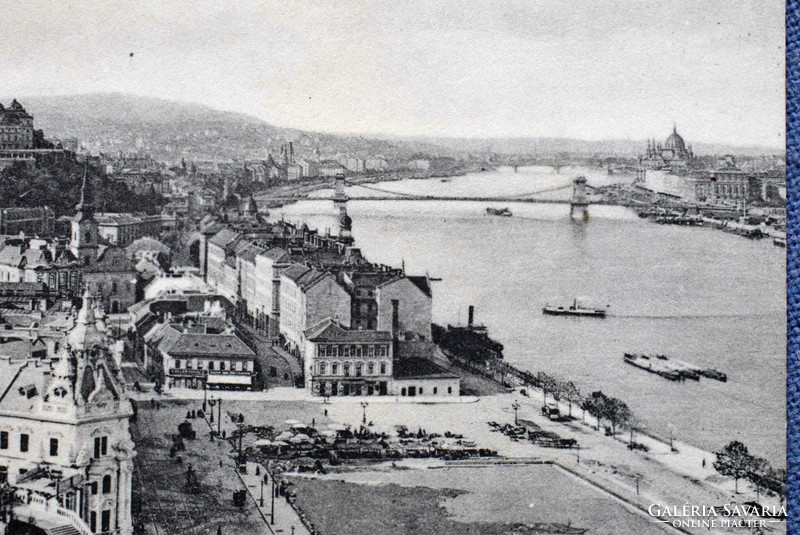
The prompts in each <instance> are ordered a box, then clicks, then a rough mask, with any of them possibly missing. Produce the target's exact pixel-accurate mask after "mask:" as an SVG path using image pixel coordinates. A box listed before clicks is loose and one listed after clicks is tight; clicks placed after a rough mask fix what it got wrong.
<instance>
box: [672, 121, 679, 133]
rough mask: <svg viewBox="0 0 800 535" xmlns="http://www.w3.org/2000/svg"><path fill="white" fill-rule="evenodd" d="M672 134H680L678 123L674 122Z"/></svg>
mask: <svg viewBox="0 0 800 535" xmlns="http://www.w3.org/2000/svg"><path fill="white" fill-rule="evenodd" d="M672 133H673V134H677V133H678V123H676V122H675V121H672Z"/></svg>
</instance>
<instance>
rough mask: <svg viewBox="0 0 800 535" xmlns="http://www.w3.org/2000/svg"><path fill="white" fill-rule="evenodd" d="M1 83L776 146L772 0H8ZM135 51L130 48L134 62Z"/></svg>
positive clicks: (780, 78)
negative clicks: (675, 133)
mask: <svg viewBox="0 0 800 535" xmlns="http://www.w3.org/2000/svg"><path fill="white" fill-rule="evenodd" d="M4 4H5V5H4V6H3V17H2V19H0V35H3V46H2V48H0V73H2V76H0V93H2V94H4V95H13V96H18V97H20V98H23V97H24V96H25V95H48V94H53V95H63V94H76V93H91V92H108V91H122V92H130V93H134V94H138V95H143V96H151V97H158V98H164V99H170V100H179V101H185V102H195V103H199V104H204V105H208V106H212V107H214V108H218V109H224V110H230V111H239V112H244V113H248V114H250V115H254V116H256V117H259V118H261V119H264V120H267V121H269V122H271V123H273V124H275V125H278V126H287V127H294V128H300V129H304V130H312V131H321V132H342V133H344V132H347V133H363V134H378V133H380V134H394V135H403V136H416V135H424V136H454V137H571V138H578V139H591V140H598V139H644V138H649V137H656V138H659V139H662V138H664V137H666V135H667V134H669V132H670V131H671V129H672V126H673V123H677V125H678V130H679V131H680V132H681V133H682V134H683V135H684V137H685V138H686V139H687V140H691V141H704V142H718V143H727V144H734V145H758V146H764V147H775V148H779V147H782V146H783V145H784V132H785V128H784V123H785V121H784V117H785V108H784V101H785V96H784V95H785V92H784V67H785V63H784V54H785V50H784V42H785V37H784V35H785V31H784V3H783V2H782V1H775V0H735V1H730V0H663V1H658V2H653V1H633V0H618V1H613V2H612V1H608V0H591V1H588V2H587V1H586V0H547V1H543V0H521V1H511V0H508V1H506V0H491V1H482V0H422V1H415V0H404V1H401V2H398V1H396V0H395V1H370V0H357V1H348V0H330V1H328V2H318V1H297V0H292V1H285V0H282V1H271V0H267V1H258V2H249V1H246V0H239V1H236V2H230V3H229V2H224V1H223V2H220V1H214V2H205V1H176V0H171V1H170V2H162V1H160V0H159V1H151V0H138V1H137V2H128V1H124V2H123V1H120V2H114V1H96V2H91V3H89V2H83V1H79V2H76V1H72V2H70V1H62V2H51V1H48V2H44V1H36V0H34V1H26V2H4ZM131 53H132V54H133V56H131Z"/></svg>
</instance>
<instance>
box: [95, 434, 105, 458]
mask: <svg viewBox="0 0 800 535" xmlns="http://www.w3.org/2000/svg"><path fill="white" fill-rule="evenodd" d="M107 453H108V437H95V438H94V458H95V459H99V458H100V457H102V456H103V455H106V454H107Z"/></svg>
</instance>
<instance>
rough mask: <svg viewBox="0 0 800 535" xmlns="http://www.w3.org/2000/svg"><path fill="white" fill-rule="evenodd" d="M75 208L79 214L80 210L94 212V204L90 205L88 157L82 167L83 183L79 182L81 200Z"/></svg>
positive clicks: (90, 190)
mask: <svg viewBox="0 0 800 535" xmlns="http://www.w3.org/2000/svg"><path fill="white" fill-rule="evenodd" d="M75 210H76V211H77V212H78V213H79V214H81V213H82V212H86V213H88V214H91V213H92V212H94V206H92V183H91V180H89V161H88V159H87V161H86V165H85V166H84V169H83V183H82V184H81V200H80V202H79V203H78V205H77V206H76V207H75Z"/></svg>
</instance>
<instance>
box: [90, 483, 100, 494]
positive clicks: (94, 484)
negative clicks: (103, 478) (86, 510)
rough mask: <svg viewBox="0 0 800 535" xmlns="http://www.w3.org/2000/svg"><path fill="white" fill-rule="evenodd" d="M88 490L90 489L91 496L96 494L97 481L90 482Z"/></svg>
mask: <svg viewBox="0 0 800 535" xmlns="http://www.w3.org/2000/svg"><path fill="white" fill-rule="evenodd" d="M89 488H90V489H91V492H92V494H97V491H98V486H97V481H92V484H91V485H89Z"/></svg>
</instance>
